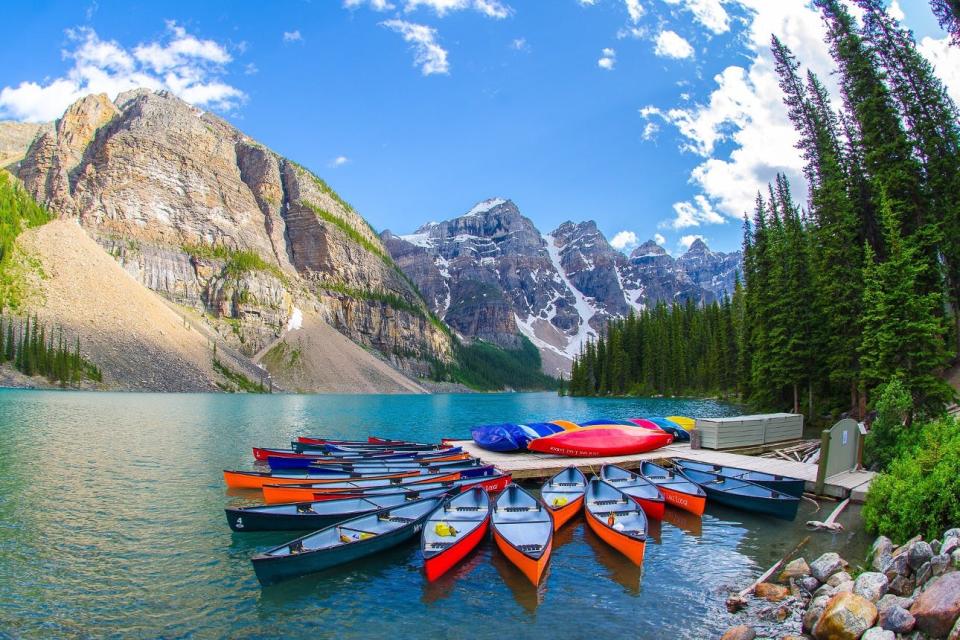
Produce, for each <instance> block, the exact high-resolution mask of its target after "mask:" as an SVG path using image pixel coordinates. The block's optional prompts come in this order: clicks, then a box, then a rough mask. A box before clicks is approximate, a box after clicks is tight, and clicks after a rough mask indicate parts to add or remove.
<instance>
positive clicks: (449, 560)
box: [423, 515, 490, 582]
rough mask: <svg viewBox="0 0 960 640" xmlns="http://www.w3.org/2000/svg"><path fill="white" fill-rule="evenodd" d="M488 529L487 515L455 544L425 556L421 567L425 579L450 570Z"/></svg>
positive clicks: (473, 547)
mask: <svg viewBox="0 0 960 640" xmlns="http://www.w3.org/2000/svg"><path fill="white" fill-rule="evenodd" d="M489 529H490V516H489V515H488V516H487V517H486V519H485V520H484V521H483V524H482V525H480V526H479V527H477V528H476V529H474V530H473V531H471V532H470V534H469V535H466V536H464V537H463V538H462V539H461V540H458V541H457V543H456V544H454V545H453V546H451V547H447V548H446V549H444V550H443V551H442V552H441V553H438V554H437V555H435V556H432V557H430V558H427V559H426V560H424V561H423V569H424V571H426V574H427V580H429V581H430V582H433V581H434V580H436V579H437V578H439V577H440V576H442V575H443V574H445V573H446V572H447V571H450V569H452V568H453V567H455V566H456V565H457V563H459V562H460V561H461V560H463V559H464V558H465V557H467V554H468V553H470V552H471V551H473V550H474V549H475V548H476V547H477V545H478V544H480V542H481V541H482V540H483V538H484V537H485V536H486V535H487V531H488V530H489Z"/></svg>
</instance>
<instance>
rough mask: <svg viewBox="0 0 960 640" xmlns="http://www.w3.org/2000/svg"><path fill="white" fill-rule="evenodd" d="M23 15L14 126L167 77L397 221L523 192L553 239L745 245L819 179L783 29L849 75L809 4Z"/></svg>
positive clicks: (550, 2) (793, 41) (293, 4)
mask: <svg viewBox="0 0 960 640" xmlns="http://www.w3.org/2000/svg"><path fill="white" fill-rule="evenodd" d="M384 5H389V6H384ZM895 10H897V11H902V12H903V14H904V15H905V18H904V19H905V22H906V24H908V25H909V26H910V27H912V28H913V29H914V30H915V31H916V33H917V36H918V38H921V39H922V38H926V41H927V43H926V44H925V48H924V52H925V53H928V55H929V56H930V57H931V59H932V60H934V62H935V64H937V67H938V69H940V70H943V77H944V79H945V80H946V81H947V83H948V86H950V88H951V89H952V90H954V91H956V90H958V89H960V78H958V77H954V76H956V75H957V73H958V72H957V71H956V69H958V68H960V57H957V55H956V52H955V51H951V50H950V49H948V48H946V45H945V41H944V34H943V33H942V32H941V31H940V30H939V28H938V27H937V26H936V24H935V22H934V20H933V18H932V16H931V15H930V11H929V8H928V6H927V4H926V2H924V1H923V0H900V2H899V3H898V4H897V5H896V7H895ZM4 13H5V17H6V21H7V23H8V24H9V25H16V28H15V29H8V30H7V34H6V37H5V41H4V45H3V57H2V60H3V64H0V117H5V118H13V119H33V120H38V119H40V120H42V119H49V118H52V117H54V115H55V114H57V113H59V112H61V111H62V109H63V107H64V106H66V104H69V102H70V100H72V99H73V98H74V97H75V96H76V95H79V94H82V93H86V92H88V91H107V92H108V93H115V92H116V91H118V90H120V89H123V88H126V87H128V86H131V85H133V84H147V85H148V86H155V87H160V86H166V87H169V88H173V89H174V91H175V92H177V93H179V94H181V95H182V96H183V97H184V98H185V99H187V100H189V101H191V102H194V103H196V104H198V105H199V106H202V107H204V108H209V109H211V110H214V111H216V112H218V113H220V114H221V115H223V116H224V117H225V118H227V119H228V120H229V121H231V122H233V123H234V124H236V125H237V126H238V127H239V128H240V129H242V130H243V131H244V132H245V133H247V134H249V135H250V136H252V137H254V138H255V139H258V140H260V141H261V142H263V143H265V144H267V145H268V146H270V147H271V148H273V149H275V150H276V151H278V152H279V153H281V154H284V155H286V156H289V157H291V158H293V159H295V160H297V161H299V162H301V163H302V164H305V165H307V166H308V167H310V168H311V169H313V170H314V171H316V172H317V173H318V174H320V175H321V176H323V177H324V178H326V179H327V180H328V181H329V182H330V183H331V184H332V185H333V186H334V187H335V188H337V189H338V191H340V192H341V194H342V195H343V196H344V198H346V199H347V200H348V201H350V202H351V203H352V204H353V205H354V206H355V207H356V208H357V209H358V210H359V211H360V212H361V213H362V214H363V215H365V216H366V217H367V219H368V220H370V222H371V223H372V224H373V225H374V226H375V227H376V228H377V229H386V228H389V229H392V230H394V231H396V232H398V233H404V232H409V231H412V230H413V229H414V228H415V227H416V226H419V225H420V224H422V223H424V222H427V221H430V220H439V219H444V218H449V217H453V216H455V215H458V214H460V213H462V212H465V211H466V210H468V209H469V208H470V207H471V206H472V205H473V204H474V203H475V202H476V201H478V200H481V199H484V198H487V197H493V196H503V197H509V198H512V199H513V200H514V201H515V202H516V203H517V204H518V205H519V206H520V209H521V211H522V212H523V213H524V214H525V215H527V216H528V217H530V218H532V219H533V221H534V222H535V223H536V224H537V225H538V227H540V229H541V230H542V231H544V232H548V231H550V230H552V229H553V228H554V227H556V226H557V225H558V224H559V223H561V222H563V221H564V220H567V219H572V220H577V221H579V220H585V219H594V220H596V221H597V222H598V223H599V225H600V228H601V229H602V230H603V231H604V233H606V235H607V237H608V238H611V239H612V238H614V237H616V236H617V234H618V233H619V234H620V236H619V239H620V242H618V243H617V246H624V247H625V248H626V249H629V248H630V246H631V241H633V240H634V238H633V237H632V236H631V233H632V234H633V236H635V240H636V241H643V240H645V239H647V238H651V237H654V235H655V234H659V235H660V236H662V237H663V240H664V243H665V245H666V246H667V248H668V249H670V250H671V251H673V252H674V253H676V252H678V251H682V247H683V245H684V244H689V242H690V241H691V240H692V238H693V237H695V236H702V237H704V238H706V239H707V241H708V243H709V244H710V245H711V246H712V247H714V248H715V249H720V250H731V249H735V248H737V247H738V246H739V243H740V224H739V220H738V219H737V218H738V217H739V216H740V215H742V209H743V207H744V206H745V203H748V202H749V200H750V198H751V197H752V194H753V193H755V192H756V189H757V188H758V187H762V186H763V184H764V182H765V181H766V180H768V179H769V178H770V177H772V174H773V173H774V172H775V171H776V170H783V171H786V172H787V173H788V174H789V175H791V177H794V178H797V177H798V176H799V168H800V165H799V160H798V159H797V158H796V157H795V156H796V154H795V153H794V152H793V150H792V146H791V145H792V142H793V140H792V137H791V136H792V133H791V131H790V130H789V127H788V126H786V124H785V121H784V120H783V114H782V108H780V107H779V95H778V93H777V91H776V90H775V84H773V85H771V84H770V83H771V80H772V76H771V73H770V70H769V68H768V53H767V51H766V47H765V42H766V40H767V39H768V38H769V33H770V32H771V31H774V30H776V31H778V32H780V31H782V33H780V35H781V36H783V37H785V38H786V40H787V42H788V44H790V46H792V47H794V49H795V50H796V51H797V53H798V54H799V55H800V57H801V59H802V60H803V61H804V62H805V63H807V64H809V65H810V66H811V67H813V68H814V69H815V70H818V71H819V72H821V73H822V74H824V75H826V74H829V71H830V69H829V59H828V57H827V54H826V50H825V47H824V45H823V44H822V33H821V31H820V29H821V27H820V24H819V19H818V18H817V17H816V14H815V13H814V12H813V11H812V10H811V9H810V8H809V7H807V6H806V5H805V3H804V2H803V0H775V1H771V0H592V1H591V0H314V1H313V2H297V1H290V2H276V3H263V2H257V3H252V2H195V1H194V2H163V3H155V2H123V3H119V2H116V3H115V2H108V1H106V0H99V1H98V2H91V3H87V4H85V3H82V2H50V3H41V2H36V3H33V2H31V3H15V4H12V5H10V6H8V7H6V8H5V10H4ZM951 65H953V67H952V69H953V70H952V71H951ZM951 74H953V76H951ZM774 80H775V79H774ZM954 95H956V94H954ZM338 159H339V160H338ZM800 190H801V192H802V188H800ZM621 232H626V233H621Z"/></svg>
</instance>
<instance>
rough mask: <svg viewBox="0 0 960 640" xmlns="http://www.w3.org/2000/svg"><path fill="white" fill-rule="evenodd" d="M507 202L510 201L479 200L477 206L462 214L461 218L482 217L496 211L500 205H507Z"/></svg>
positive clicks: (499, 199) (498, 199)
mask: <svg viewBox="0 0 960 640" xmlns="http://www.w3.org/2000/svg"><path fill="white" fill-rule="evenodd" d="M509 202H510V200H507V199H506V198H487V199H486V200H481V201H480V202H478V203H477V204H475V205H473V208H472V209H470V211H467V212H466V213H465V214H463V216H462V217H464V218H466V217H469V216H479V215H483V214H485V213H486V212H488V211H490V210H492V209H496V208H497V207H499V206H500V205H503V204H507V203H509ZM511 204H512V203H511Z"/></svg>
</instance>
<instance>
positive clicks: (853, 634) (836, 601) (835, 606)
mask: <svg viewBox="0 0 960 640" xmlns="http://www.w3.org/2000/svg"><path fill="white" fill-rule="evenodd" d="M876 621H877V607H876V605H874V604H873V603H872V602H870V601H869V600H867V599H866V598H864V597H862V596H858V595H857V594H855V593H838V594H837V595H835V596H833V597H832V598H830V601H829V602H827V607H826V608H825V609H824V610H823V613H822V614H821V615H820V619H819V620H817V624H816V626H815V627H814V628H813V636H814V638H817V640H857V639H858V638H860V636H862V635H863V633H864V632H865V631H866V630H867V629H869V628H870V627H872V626H873V625H874V623H875V622H876Z"/></svg>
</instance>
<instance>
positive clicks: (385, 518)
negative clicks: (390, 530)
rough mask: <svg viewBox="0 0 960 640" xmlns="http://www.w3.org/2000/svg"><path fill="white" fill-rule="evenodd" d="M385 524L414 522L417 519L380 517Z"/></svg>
mask: <svg viewBox="0 0 960 640" xmlns="http://www.w3.org/2000/svg"><path fill="white" fill-rule="evenodd" d="M380 520H382V521H383V522H413V521H414V520H416V518H405V517H403V516H380Z"/></svg>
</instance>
